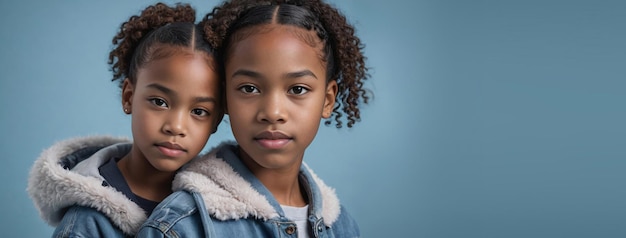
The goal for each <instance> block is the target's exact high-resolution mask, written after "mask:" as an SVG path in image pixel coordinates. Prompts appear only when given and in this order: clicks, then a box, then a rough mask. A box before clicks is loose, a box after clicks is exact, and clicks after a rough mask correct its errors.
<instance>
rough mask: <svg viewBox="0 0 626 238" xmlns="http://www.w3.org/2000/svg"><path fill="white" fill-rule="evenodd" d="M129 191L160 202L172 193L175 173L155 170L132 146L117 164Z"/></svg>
mask: <svg viewBox="0 0 626 238" xmlns="http://www.w3.org/2000/svg"><path fill="white" fill-rule="evenodd" d="M117 167H118V168H119V169H120V171H121V172H122V175H123V176H124V179H125V180H126V183H127V184H128V186H129V187H130V190H131V191H132V192H133V193H134V194H136V195H137V196H140V197H142V198H145V199H148V200H151V201H157V202H159V201H162V200H163V199H165V197H167V196H168V195H169V194H171V193H172V189H171V188H172V180H173V179H174V175H175V172H161V171H158V170H156V169H155V168H154V167H153V166H152V165H151V164H150V162H148V160H147V159H146V158H145V157H144V156H143V154H141V152H140V151H139V150H137V149H136V148H135V147H134V146H133V148H132V149H131V151H130V153H128V154H127V155H126V156H124V157H123V158H122V159H120V161H118V163H117Z"/></svg>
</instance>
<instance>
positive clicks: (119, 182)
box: [98, 158, 159, 216]
mask: <svg viewBox="0 0 626 238" xmlns="http://www.w3.org/2000/svg"><path fill="white" fill-rule="evenodd" d="M119 160H120V158H111V159H110V160H109V161H108V162H106V163H105V164H103V165H102V166H100V168H98V171H100V175H102V177H104V180H105V183H106V184H103V185H105V186H111V187H114V188H115V189H116V190H117V191H119V192H121V193H122V194H124V195H126V197H128V198H129V199H130V200H131V201H133V202H134V203H136V204H137V205H139V207H141V208H142V209H143V210H144V211H145V212H146V215H147V216H150V214H151V213H152V210H154V208H155V207H156V206H157V205H159V202H155V201H150V200H148V199H145V198H142V197H140V196H137V194H134V193H133V191H132V190H130V187H129V186H128V183H126V180H125V179H124V175H122V171H120V168H118V167H117V161H119Z"/></svg>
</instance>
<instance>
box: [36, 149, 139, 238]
mask: <svg viewBox="0 0 626 238" xmlns="http://www.w3.org/2000/svg"><path fill="white" fill-rule="evenodd" d="M130 148H131V144H130V143H129V141H128V140H125V139H120V138H111V137H85V138H74V139H69V140H65V141H61V142H59V143H56V144H55V145H53V146H52V147H50V148H48V149H46V150H45V151H44V152H43V153H42V154H41V156H40V157H39V158H38V159H37V161H35V164H34V165H33V167H32V169H31V171H30V175H29V179H28V188H27V191H28V193H29V195H30V197H31V198H32V199H33V202H34V203H35V207H36V208H37V209H38V210H39V214H40V216H41V217H42V218H43V219H44V220H45V221H46V222H47V223H48V224H50V225H51V226H56V230H55V231H54V234H53V235H52V236H53V237H125V236H132V235H134V234H135V233H136V232H137V230H138V229H139V227H140V226H141V224H142V223H143V222H144V221H145V219H146V214H145V212H144V211H143V210H142V209H141V208H140V207H139V206H138V205H137V204H135V203H134V202H133V201H131V200H130V199H128V198H127V197H126V196H125V195H124V194H122V193H120V192H118V191H117V190H116V189H115V188H112V187H109V186H107V183H106V182H105V180H104V178H103V177H102V176H101V175H100V173H99V171H98V168H99V167H100V166H101V165H102V164H104V163H105V162H107V161H108V160H109V159H110V158H112V157H121V156H124V155H126V154H127V153H128V152H129V151H130Z"/></svg>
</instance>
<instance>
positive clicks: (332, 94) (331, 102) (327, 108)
mask: <svg viewBox="0 0 626 238" xmlns="http://www.w3.org/2000/svg"><path fill="white" fill-rule="evenodd" d="M337 90H338V86H337V81H336V80H331V81H330V82H328V85H326V95H325V98H324V110H323V111H322V118H324V119H328V118H330V115H331V114H332V113H333V109H334V107H335V100H337Z"/></svg>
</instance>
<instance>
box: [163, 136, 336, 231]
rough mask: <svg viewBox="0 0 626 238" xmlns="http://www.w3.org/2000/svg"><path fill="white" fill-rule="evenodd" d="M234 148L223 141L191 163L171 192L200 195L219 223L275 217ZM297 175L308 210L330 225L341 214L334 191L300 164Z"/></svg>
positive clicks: (270, 203) (273, 204) (277, 213)
mask: <svg viewBox="0 0 626 238" xmlns="http://www.w3.org/2000/svg"><path fill="white" fill-rule="evenodd" d="M236 149H237V146H236V144H235V143H234V142H225V143H222V144H221V145H220V146H218V147H217V148H216V149H214V150H212V152H210V153H209V154H207V155H204V156H202V157H200V158H198V159H196V160H194V161H191V162H190V163H189V164H187V165H186V166H185V168H184V169H183V170H182V171H181V172H179V173H178V174H177V175H176V178H175V179H174V183H173V185H172V186H173V189H174V190H187V191H192V192H198V193H200V194H202V198H203V200H204V203H205V204H206V207H207V210H208V212H209V214H210V215H211V216H212V217H214V218H216V219H219V220H223V221H224V220H231V219H246V218H248V217H254V218H256V219H262V220H268V219H274V218H277V217H279V216H280V215H281V213H282V210H279V209H280V205H279V204H278V202H277V201H276V200H275V199H274V198H273V197H272V196H271V194H269V192H268V191H267V190H266V189H265V188H264V187H263V185H262V184H261V183H260V181H258V180H257V179H256V178H255V177H254V176H253V175H252V173H251V172H250V171H249V170H247V168H245V166H243V163H241V161H240V160H239V159H238V158H237V156H236V152H235V151H236ZM300 175H301V178H304V179H306V180H308V181H307V182H308V184H309V186H310V187H309V189H310V191H309V192H310V193H311V195H312V198H311V199H312V200H313V201H309V203H310V204H309V207H310V209H311V210H312V212H313V213H314V214H315V215H316V216H318V217H322V218H323V219H324V223H325V225H327V226H331V225H332V224H333V223H334V222H335V221H336V220H337V219H338V217H339V214H340V211H341V207H340V204H339V199H338V198H337V195H336V194H335V191H334V189H333V188H331V187H328V186H326V184H324V182H323V181H322V180H321V179H319V178H318V177H317V176H316V175H315V174H314V173H313V171H312V170H311V169H309V167H308V166H307V165H306V164H304V163H303V165H302V167H301V169H300ZM259 190H262V191H264V192H265V193H266V195H263V194H262V193H263V192H259ZM268 199H269V200H268ZM311 206H313V207H312V208H311Z"/></svg>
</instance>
